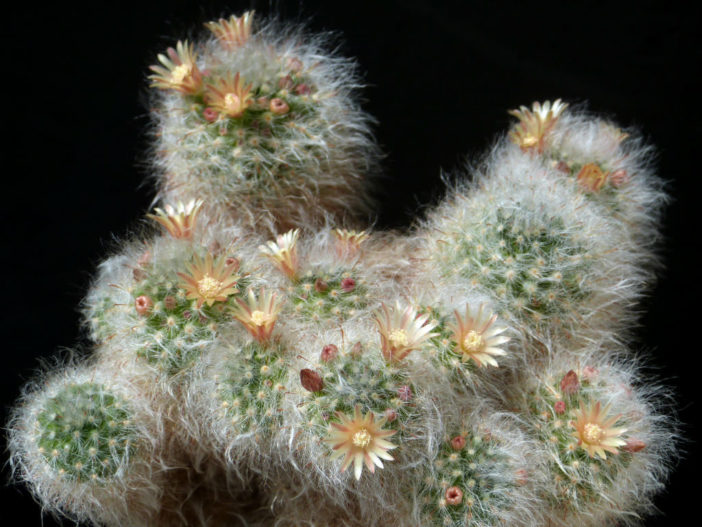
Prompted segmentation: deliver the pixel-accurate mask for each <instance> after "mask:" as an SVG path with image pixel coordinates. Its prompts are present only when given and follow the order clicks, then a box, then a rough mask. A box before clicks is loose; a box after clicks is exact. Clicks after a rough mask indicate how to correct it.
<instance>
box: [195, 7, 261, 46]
mask: <svg viewBox="0 0 702 527" xmlns="http://www.w3.org/2000/svg"><path fill="white" fill-rule="evenodd" d="M253 16H254V11H247V12H246V13H244V14H243V15H241V16H240V17H235V16H234V15H232V16H230V17H229V20H227V19H225V18H220V19H219V20H218V21H217V22H206V23H205V27H206V28H207V29H209V30H210V31H212V33H213V34H214V36H215V37H217V40H219V42H220V43H221V44H222V47H224V48H225V49H229V50H234V49H236V48H239V47H241V46H243V45H244V44H246V41H247V40H248V39H249V37H250V36H251V22H253Z"/></svg>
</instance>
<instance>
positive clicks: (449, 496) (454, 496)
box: [444, 487, 463, 505]
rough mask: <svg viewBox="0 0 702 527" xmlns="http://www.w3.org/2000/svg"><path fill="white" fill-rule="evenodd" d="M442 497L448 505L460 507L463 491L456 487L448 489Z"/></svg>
mask: <svg viewBox="0 0 702 527" xmlns="http://www.w3.org/2000/svg"><path fill="white" fill-rule="evenodd" d="M444 497H445V498H446V503H448V504H449V505H460V504H461V501H463V491H462V490H461V489H459V488H458V487H449V488H447V489H446V494H444Z"/></svg>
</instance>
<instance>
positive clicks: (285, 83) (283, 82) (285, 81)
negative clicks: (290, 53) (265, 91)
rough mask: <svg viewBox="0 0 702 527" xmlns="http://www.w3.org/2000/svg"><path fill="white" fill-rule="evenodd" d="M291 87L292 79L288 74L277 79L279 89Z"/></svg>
mask: <svg viewBox="0 0 702 527" xmlns="http://www.w3.org/2000/svg"><path fill="white" fill-rule="evenodd" d="M292 87H293V80H292V77H291V76H290V75H286V76H285V77H283V78H281V79H280V80H279V81H278V88H280V89H281V90H289V89H290V88H292Z"/></svg>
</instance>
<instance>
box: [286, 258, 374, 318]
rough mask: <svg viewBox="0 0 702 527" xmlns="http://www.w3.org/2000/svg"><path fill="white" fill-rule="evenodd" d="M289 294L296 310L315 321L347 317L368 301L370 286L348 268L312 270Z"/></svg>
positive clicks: (364, 305)
mask: <svg viewBox="0 0 702 527" xmlns="http://www.w3.org/2000/svg"><path fill="white" fill-rule="evenodd" d="M290 295H291V297H292V303H293V305H294V306H295V307H294V310H295V312H296V313H298V314H300V315H301V316H303V317H305V318H307V319H311V320H314V321H323V320H329V319H334V320H339V319H342V320H343V319H347V318H349V317H351V316H353V315H355V314H356V313H357V312H358V310H360V309H363V308H364V307H366V306H367V305H368V289H367V287H366V286H365V284H364V283H363V280H361V279H360V278H358V276H357V275H356V274H355V273H354V272H353V271H352V270H348V269H333V270H330V271H328V272H321V271H315V272H313V271H309V272H307V273H306V274H305V275H304V276H302V278H300V279H299V280H298V281H297V282H296V283H295V285H294V286H292V288H291V292H290Z"/></svg>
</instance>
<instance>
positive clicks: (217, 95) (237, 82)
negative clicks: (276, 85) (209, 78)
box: [204, 72, 253, 118]
mask: <svg viewBox="0 0 702 527" xmlns="http://www.w3.org/2000/svg"><path fill="white" fill-rule="evenodd" d="M250 92H251V84H249V85H248V86H245V81H244V79H243V78H241V76H240V75H239V73H238V72H237V74H236V75H234V77H231V76H229V77H224V78H217V79H215V80H214V83H212V84H208V85H207V86H205V96H204V97H205V102H206V103H207V104H209V105H210V108H212V109H213V110H215V111H216V112H219V113H220V114H222V115H226V116H227V117H234V118H236V117H241V116H242V115H244V112H245V111H246V109H247V108H248V107H249V106H251V103H252V98H253V95H252V94H251V93H250Z"/></svg>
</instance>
